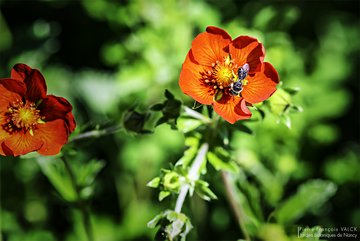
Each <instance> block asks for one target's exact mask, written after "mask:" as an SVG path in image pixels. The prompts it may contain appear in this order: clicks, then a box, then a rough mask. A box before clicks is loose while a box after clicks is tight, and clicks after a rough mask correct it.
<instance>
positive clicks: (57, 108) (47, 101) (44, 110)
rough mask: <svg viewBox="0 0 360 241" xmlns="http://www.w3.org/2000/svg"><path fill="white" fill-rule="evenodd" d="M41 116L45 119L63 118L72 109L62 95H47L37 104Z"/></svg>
mask: <svg viewBox="0 0 360 241" xmlns="http://www.w3.org/2000/svg"><path fill="white" fill-rule="evenodd" d="M38 109H39V110H40V113H41V116H45V120H46V121H52V120H55V119H59V118H60V119H61V118H65V115H66V114H67V113H69V112H70V111H71V110H72V106H71V104H70V103H69V102H68V101H67V100H66V99H65V98H62V97H57V96H54V95H47V96H46V97H45V98H44V99H43V100H42V102H41V104H40V105H39V107H38Z"/></svg>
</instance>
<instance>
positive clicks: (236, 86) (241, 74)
mask: <svg viewBox="0 0 360 241" xmlns="http://www.w3.org/2000/svg"><path fill="white" fill-rule="evenodd" d="M249 70H250V66H249V64H248V63H246V64H244V65H243V66H242V67H240V68H239V69H238V71H237V74H238V79H237V80H236V81H235V82H233V83H231V85H230V93H231V94H232V95H239V94H240V92H241V91H242V90H243V83H242V80H244V79H245V78H246V76H247V75H248V73H249Z"/></svg>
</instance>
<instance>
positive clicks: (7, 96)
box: [0, 79, 21, 116]
mask: <svg viewBox="0 0 360 241" xmlns="http://www.w3.org/2000/svg"><path fill="white" fill-rule="evenodd" d="M8 80H9V79H2V80H0V93H1V94H0V116H2V115H4V114H5V112H6V111H7V109H8V108H9V105H10V103H12V102H14V101H16V100H21V96H20V95H19V94H17V93H15V92H12V91H9V90H8V88H9V86H10V85H12V84H11V83H10V82H11V81H8ZM10 80H11V79H10ZM14 81H15V80H14ZM15 85H16V84H15ZM15 85H14V86H15ZM15 88H17V87H15Z"/></svg>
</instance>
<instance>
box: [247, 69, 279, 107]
mask: <svg viewBox="0 0 360 241" xmlns="http://www.w3.org/2000/svg"><path fill="white" fill-rule="evenodd" d="M246 79H247V80H248V84H247V85H245V86H244V89H243V91H242V92H241V95H242V97H244V99H245V100H246V101H247V102H249V103H258V102H262V101H264V100H266V99H268V98H269V97H270V96H271V95H272V94H273V93H274V92H275V90H276V85H277V84H278V83H279V76H278V74H277V72H276V70H275V69H274V67H273V66H272V65H271V64H270V63H268V62H265V63H264V64H263V65H262V69H261V72H256V73H255V75H253V76H251V75H249V76H248V77H247V78H246Z"/></svg>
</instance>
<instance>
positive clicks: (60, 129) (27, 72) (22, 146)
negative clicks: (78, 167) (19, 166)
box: [0, 64, 76, 156]
mask: <svg viewBox="0 0 360 241" xmlns="http://www.w3.org/2000/svg"><path fill="white" fill-rule="evenodd" d="M46 92H47V87H46V83H45V79H44V77H43V76H42V74H41V73H40V72H39V71H38V70H36V69H32V68H30V67H29V66H27V65H25V64H16V65H15V66H14V67H13V69H12V71H11V77H10V78H4V79H0V155H5V156H18V155H24V154H26V153H29V152H32V151H37V152H38V153H40V154H42V155H55V154H57V153H59V152H60V150H61V148H62V146H63V145H64V144H65V143H66V142H67V140H68V136H69V134H70V133H71V132H73V131H74V129H75V127H76V124H75V120H74V116H73V114H72V112H71V110H72V106H71V104H70V103H69V102H68V101H67V100H66V99H64V98H62V97H57V96H54V95H47V94H46Z"/></svg>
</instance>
